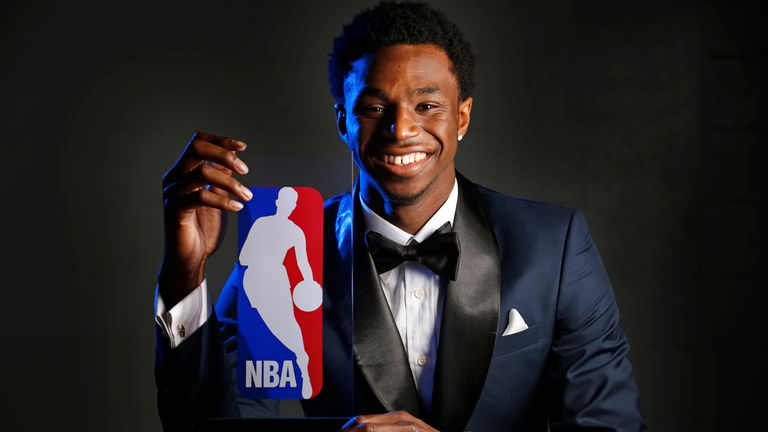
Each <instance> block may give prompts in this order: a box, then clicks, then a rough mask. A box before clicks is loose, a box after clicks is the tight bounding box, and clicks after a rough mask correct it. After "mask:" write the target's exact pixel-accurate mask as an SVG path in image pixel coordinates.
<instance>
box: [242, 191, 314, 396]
mask: <svg viewBox="0 0 768 432" xmlns="http://www.w3.org/2000/svg"><path fill="white" fill-rule="evenodd" d="M251 191H252V192H253V199H252V200H251V201H249V202H248V203H247V204H246V207H245V208H244V209H243V210H241V211H240V215H239V219H238V245H239V255H238V265H237V267H238V270H239V282H240V286H239V290H238V306H237V314H238V322H239V324H238V348H237V358H238V360H237V377H238V378H237V380H238V388H239V391H240V394H241V395H244V396H246V397H250V398H253V399H309V398H311V397H313V396H315V395H317V393H318V392H319V391H320V388H321V386H322V379H323V374H322V370H323V365H322V307H321V306H322V301H323V291H322V271H323V263H322V260H323V238H322V236H323V199H322V197H321V196H320V194H319V193H318V192H317V191H316V190H314V189H312V188H306V187H296V188H291V187H282V188H281V187H263V188H262V187H257V188H251Z"/></svg>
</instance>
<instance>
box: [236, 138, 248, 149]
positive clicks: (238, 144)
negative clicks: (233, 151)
mask: <svg viewBox="0 0 768 432" xmlns="http://www.w3.org/2000/svg"><path fill="white" fill-rule="evenodd" d="M235 144H237V146H238V147H240V150H245V148H246V147H248V144H246V143H244V142H242V141H240V140H235Z"/></svg>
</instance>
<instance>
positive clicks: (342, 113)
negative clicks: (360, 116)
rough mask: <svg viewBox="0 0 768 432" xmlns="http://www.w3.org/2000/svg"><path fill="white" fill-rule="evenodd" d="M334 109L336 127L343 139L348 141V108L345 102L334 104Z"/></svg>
mask: <svg viewBox="0 0 768 432" xmlns="http://www.w3.org/2000/svg"><path fill="white" fill-rule="evenodd" d="M333 109H334V111H336V129H338V131H339V135H341V139H343V140H344V141H345V142H346V141H347V109H346V108H345V107H344V104H340V103H336V104H334V105H333Z"/></svg>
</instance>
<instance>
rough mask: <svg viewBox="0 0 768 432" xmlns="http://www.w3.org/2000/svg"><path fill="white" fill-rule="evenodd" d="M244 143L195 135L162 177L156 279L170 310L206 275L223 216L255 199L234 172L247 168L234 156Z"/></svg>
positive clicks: (223, 229)
mask: <svg viewBox="0 0 768 432" xmlns="http://www.w3.org/2000/svg"><path fill="white" fill-rule="evenodd" d="M245 148H246V144H245V143H244V142H242V141H238V140H236V139H233V138H227V137H220V136H216V135H211V134H207V133H205V132H197V133H195V134H194V135H193V136H192V139H190V140H189V143H187V147H186V148H185V149H184V151H183V152H182V153H181V156H180V157H179V160H177V161H176V163H175V164H174V165H173V167H171V169H170V170H168V172H167V173H165V175H164V176H163V222H164V237H165V254H164V256H163V264H162V267H161V268H160V274H159V276H158V285H159V290H160V294H161V295H162V296H163V300H164V301H165V303H166V305H167V307H168V308H171V307H173V305H175V304H176V303H178V302H179V301H180V300H181V299H183V298H184V297H185V296H186V295H187V294H189V293H190V292H191V291H192V290H193V289H194V288H195V287H197V286H198V285H200V283H202V281H203V278H204V277H205V276H204V275H205V262H206V260H207V259H208V257H210V256H211V255H212V254H213V253H214V252H215V251H216V249H218V247H219V245H221V242H222V240H223V239H224V233H225V232H226V223H227V218H226V215H227V212H237V211H239V210H240V209H242V208H243V204H242V203H240V202H238V201H236V200H233V199H230V198H229V194H233V195H234V196H235V197H237V198H240V199H242V200H245V201H248V200H250V199H251V198H252V197H253V195H252V194H251V192H250V191H249V190H248V189H247V188H246V187H245V186H243V185H242V184H241V183H240V182H238V181H237V180H235V179H234V178H233V177H232V173H233V172H236V173H239V174H245V173H247V172H248V167H247V166H246V165H245V163H243V161H242V160H240V159H239V158H238V157H237V152H240V151H243V150H245Z"/></svg>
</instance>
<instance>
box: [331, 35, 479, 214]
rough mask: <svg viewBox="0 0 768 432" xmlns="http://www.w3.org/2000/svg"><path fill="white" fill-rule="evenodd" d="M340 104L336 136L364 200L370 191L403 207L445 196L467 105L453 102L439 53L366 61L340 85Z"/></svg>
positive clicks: (410, 49) (415, 49)
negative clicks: (344, 145) (357, 171)
mask: <svg viewBox="0 0 768 432" xmlns="http://www.w3.org/2000/svg"><path fill="white" fill-rule="evenodd" d="M344 97H345V104H344V106H343V107H339V115H338V126H339V132H340V133H341V136H342V138H343V139H344V141H345V142H346V143H347V145H348V146H349V148H350V150H351V151H352V153H353V154H354V158H355V162H356V163H357V165H358V167H359V168H360V170H361V181H362V184H363V192H364V193H366V187H370V188H371V189H374V190H376V191H377V192H378V193H379V194H380V195H381V197H382V198H383V199H384V200H386V201H388V202H391V203H403V204H408V203H413V202H416V201H418V200H420V199H424V198H430V197H431V196H433V195H436V194H439V195H443V194H445V195H446V196H447V192H446V191H448V192H450V189H451V188H452V187H453V182H454V178H455V173H454V157H455V155H456V148H457V144H458V136H459V135H464V134H465V133H466V129H467V127H468V126H469V117H470V111H471V109H472V98H467V99H466V100H464V101H459V85H458V81H457V79H456V76H455V75H454V73H453V72H452V71H451V61H450V60H449V58H448V56H447V55H446V54H445V52H444V51H443V50H442V49H440V48H438V47H437V46H434V45H426V44H421V45H395V46H392V47H387V48H382V49H380V50H378V51H376V52H375V53H374V54H373V55H367V56H364V57H362V58H360V59H358V60H357V61H356V62H354V63H353V67H352V71H351V72H350V73H349V74H347V76H346V79H345V80H344ZM364 198H367V197H366V196H365V195H364ZM443 198H444V197H443Z"/></svg>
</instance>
